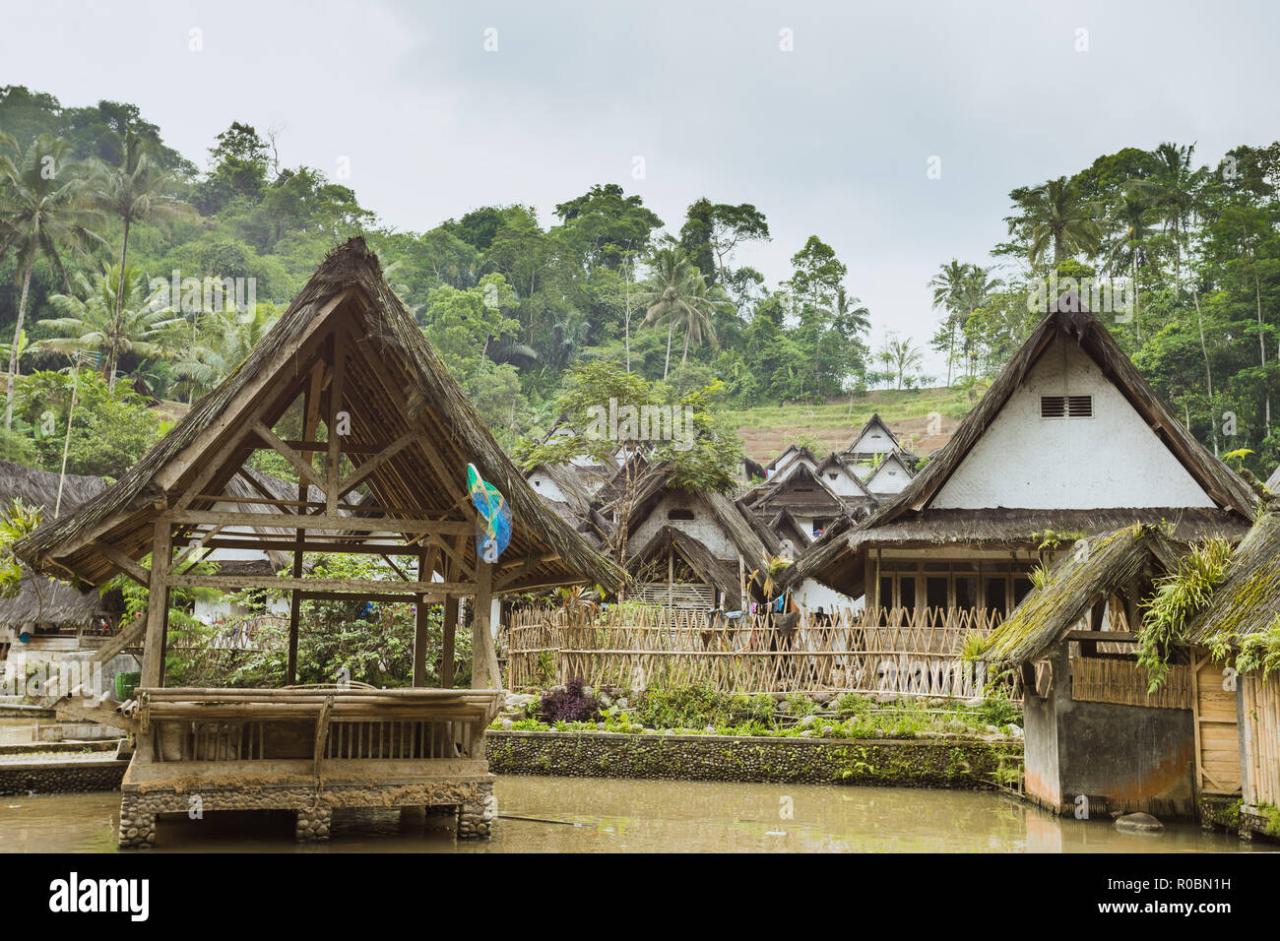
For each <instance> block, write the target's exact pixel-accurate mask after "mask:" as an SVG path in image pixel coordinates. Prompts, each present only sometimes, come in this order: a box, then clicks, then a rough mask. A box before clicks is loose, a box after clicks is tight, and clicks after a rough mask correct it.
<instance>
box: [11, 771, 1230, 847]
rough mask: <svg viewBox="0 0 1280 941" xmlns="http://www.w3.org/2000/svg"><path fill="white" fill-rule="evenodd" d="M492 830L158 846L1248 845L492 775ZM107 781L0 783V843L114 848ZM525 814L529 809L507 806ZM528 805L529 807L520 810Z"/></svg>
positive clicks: (762, 787) (871, 797) (386, 828)
mask: <svg viewBox="0 0 1280 941" xmlns="http://www.w3.org/2000/svg"><path fill="white" fill-rule="evenodd" d="M496 790H497V795H498V808H499V813H501V814H502V815H503V818H504V819H501V820H499V821H498V824H497V826H496V827H495V831H494V832H495V836H494V838H493V840H492V841H490V842H489V843H487V844H486V843H456V842H455V841H454V839H453V834H452V831H451V830H450V829H449V828H448V826H447V825H446V824H442V822H441V821H440V820H438V819H435V818H430V817H427V818H425V819H424V817H423V815H422V814H421V813H417V814H405V815H403V816H402V815H400V814H399V813H398V812H372V811H364V812H358V813H357V812H350V811H348V812H345V813H343V814H342V816H340V817H336V818H335V820H334V837H333V839H332V841H331V842H330V843H329V844H328V845H325V844H319V845H310V846H305V847H299V846H297V845H296V844H295V843H294V842H293V825H292V820H291V816H290V815H289V814H233V813H226V814H210V815H208V817H207V818H206V819H204V820H196V821H192V820H186V819H183V818H181V817H178V818H175V819H168V818H166V819H163V820H162V822H161V824H160V828H159V833H158V834H157V842H158V844H159V846H158V848H159V849H160V850H162V851H163V850H171V851H185V852H220V851H232V850H235V851H246V850H250V851H252V850H257V851H264V852H321V853H324V852H342V851H374V852H459V851H461V852H534V853H538V852H577V853H608V852H673V851H678V852H698V851H715V852H860V853H876V852H1024V851H1029V852H1053V853H1057V852H1086V853H1108V852H1139V853H1140V852H1163V853H1168V852H1188V851H1202V852H1203V851H1217V852H1222V851H1230V850H1247V849H1249V844H1245V843H1241V842H1240V841H1239V840H1236V839H1235V838H1234V837H1231V836H1229V835H1227V834H1220V833H1208V832H1206V831H1204V830H1201V829H1200V828H1199V827H1198V826H1196V825H1195V824H1174V825H1171V826H1169V827H1168V828H1167V829H1166V830H1165V831H1164V832H1162V833H1159V834H1155V835H1149V834H1136V833H1122V832H1119V831H1117V830H1116V828H1115V827H1114V825H1112V823H1111V822H1110V820H1104V821H1091V822H1090V821H1079V820H1071V819H1061V818H1058V817H1054V816H1052V815H1050V814H1047V813H1044V812H1043V811H1040V810H1037V809H1035V808H1031V807H1027V806H1024V805H1022V804H1020V803H1018V802H1016V801H1014V800H1011V799H1009V798H1006V797H1003V796H1001V795H999V794H995V793H992V792H987V791H942V790H923V789H910V788H865V787H815V786H810V785H805V786H799V785H797V786H787V785H773V784H714V783H708V782H699V781H620V780H605V779H594V778H572V779H566V778H538V777H527V778H525V777H500V778H499V779H498V782H497V788H496ZM119 802H120V797H119V795H118V794H115V793H110V792H99V793H94V794H54V795H48V796H42V797H0V851H5V852H105V851H112V850H114V849H115V832H116V819H117V814H118V813H119ZM512 818H524V819H512ZM529 818H536V819H529Z"/></svg>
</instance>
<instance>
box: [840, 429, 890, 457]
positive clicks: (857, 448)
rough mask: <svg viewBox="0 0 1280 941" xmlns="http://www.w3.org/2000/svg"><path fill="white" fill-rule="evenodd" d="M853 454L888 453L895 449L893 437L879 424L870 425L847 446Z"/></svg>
mask: <svg viewBox="0 0 1280 941" xmlns="http://www.w3.org/2000/svg"><path fill="white" fill-rule="evenodd" d="M849 450H850V451H851V452H853V453H854V454H888V453H889V452H890V451H894V450H897V447H896V445H894V443H893V439H892V438H891V437H890V436H889V435H888V434H887V433H886V432H885V430H884V429H883V428H881V427H880V426H879V425H872V426H871V427H870V428H868V429H867V430H866V431H864V432H863V433H862V434H861V435H859V437H858V440H857V441H855V442H854V444H853V446H852V447H851V448H849Z"/></svg>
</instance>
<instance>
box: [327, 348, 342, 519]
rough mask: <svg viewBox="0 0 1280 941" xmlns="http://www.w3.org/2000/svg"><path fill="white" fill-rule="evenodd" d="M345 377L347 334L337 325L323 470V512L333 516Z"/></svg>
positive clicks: (336, 489) (335, 504) (336, 500)
mask: <svg viewBox="0 0 1280 941" xmlns="http://www.w3.org/2000/svg"><path fill="white" fill-rule="evenodd" d="M346 377H347V335H346V332H345V331H344V330H343V329H342V328H341V327H338V328H337V329H335V330H334V331H333V380H332V381H331V383H330V385H329V418H328V424H329V429H328V430H329V434H328V438H329V448H328V451H327V454H328V461H327V465H326V468H325V470H326V471H327V476H328V486H327V488H326V490H325V497H326V500H327V506H326V508H325V513H326V514H327V515H328V516H335V515H337V512H338V497H339V494H338V474H339V473H340V472H341V468H340V467H339V466H338V465H339V462H340V461H341V459H342V435H340V434H338V413H339V412H341V411H342V402H343V397H344V396H345V395H346Z"/></svg>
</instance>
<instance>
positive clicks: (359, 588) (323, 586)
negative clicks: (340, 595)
mask: <svg viewBox="0 0 1280 941" xmlns="http://www.w3.org/2000/svg"><path fill="white" fill-rule="evenodd" d="M167 581H168V583H169V587H170V588H216V589H218V590H219V591H236V590H237V589H244V588H264V589H267V590H269V591H289V590H291V589H294V588H298V589H301V590H302V591H339V592H351V593H352V594H354V595H357V596H363V595H365V594H367V593H369V592H372V591H377V592H379V593H381V594H384V595H396V596H403V597H404V600H405V601H411V600H412V599H413V596H414V595H421V594H435V593H445V592H458V593H459V594H470V593H471V592H473V591H475V590H476V585H475V584H474V583H471V582H389V581H368V580H366V579H360V578H292V577H289V576H276V575H170V576H169V577H168V579H167ZM490 594H492V589H490Z"/></svg>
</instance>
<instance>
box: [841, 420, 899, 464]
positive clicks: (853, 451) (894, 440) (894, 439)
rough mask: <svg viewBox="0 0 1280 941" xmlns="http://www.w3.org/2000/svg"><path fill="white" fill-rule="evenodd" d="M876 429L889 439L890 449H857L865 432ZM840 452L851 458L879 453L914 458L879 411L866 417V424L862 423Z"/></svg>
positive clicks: (856, 458)
mask: <svg viewBox="0 0 1280 941" xmlns="http://www.w3.org/2000/svg"><path fill="white" fill-rule="evenodd" d="M876 429H878V430H880V431H883V432H884V434H885V436H886V437H887V438H888V439H889V444H890V445H891V446H892V447H891V449H890V450H889V451H860V450H858V444H859V443H860V442H861V441H862V439H863V438H864V437H866V435H867V433H868V432H870V431H873V430H876ZM840 453H841V454H843V455H845V456H846V457H849V458H851V459H853V460H859V459H866V458H870V457H874V456H876V455H879V454H903V455H906V457H907V459H908V460H911V461H914V460H915V456H914V455H912V454H911V453H910V452H908V451H907V449H906V448H904V447H903V446H902V442H900V441H899V440H898V436H897V435H895V434H894V433H893V429H891V428H890V427H889V426H888V425H887V424H886V423H885V421H884V419H883V418H881V417H880V413H879V412H875V413H873V414H872V416H871V417H870V418H868V419H867V422H866V424H865V425H863V426H862V428H861V429H860V430H859V431H858V433H857V434H856V435H854V436H853V440H852V441H850V442H849V444H848V446H847V447H846V448H845V449H844V450H843V451H842V452H840Z"/></svg>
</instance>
